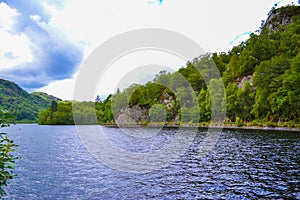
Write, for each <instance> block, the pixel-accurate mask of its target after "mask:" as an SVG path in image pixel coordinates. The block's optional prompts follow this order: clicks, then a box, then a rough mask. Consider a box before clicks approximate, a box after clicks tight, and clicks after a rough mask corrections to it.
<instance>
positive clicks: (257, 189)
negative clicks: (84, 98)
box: [4, 125, 300, 199]
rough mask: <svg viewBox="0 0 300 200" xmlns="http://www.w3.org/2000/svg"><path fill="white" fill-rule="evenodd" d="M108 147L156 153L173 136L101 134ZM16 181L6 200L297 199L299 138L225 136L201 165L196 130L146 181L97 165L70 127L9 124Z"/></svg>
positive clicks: (254, 133)
mask: <svg viewBox="0 0 300 200" xmlns="http://www.w3.org/2000/svg"><path fill="white" fill-rule="evenodd" d="M104 129H105V132H106V133H108V134H109V138H110V140H111V141H112V142H114V143H115V144H116V145H118V146H119V147H121V148H126V149H128V150H130V151H134V152H141V153H143V152H147V151H152V150H155V149H159V148H161V147H162V146H163V145H164V144H166V143H168V141H169V140H170V139H171V138H172V136H173V135H174V132H175V131H176V129H171V128H169V129H164V130H163V131H161V132H160V133H159V134H157V135H155V136H153V137H152V138H148V139H141V138H139V139H136V138H134V137H132V136H128V135H127V134H125V133H123V132H122V131H120V129H117V128H104ZM4 130H5V131H8V132H9V133H10V137H11V138H13V139H14V140H15V142H16V143H17V144H19V147H18V148H17V152H16V154H17V156H19V157H20V159H19V160H18V161H17V163H16V165H17V167H16V169H15V173H17V174H18V176H17V177H16V178H15V179H13V180H11V181H10V182H9V186H8V187H6V191H7V193H8V196H7V199H151V198H153V199H197V198H198V199H199V198H200V199H204V198H205V199H272V198H273V199H274V198H290V199H300V167H299V166H300V156H299V153H300V133H299V132H278V131H277V132H276V131H259V130H251V131H246V130H226V131H223V133H222V135H221V137H220V140H219V141H218V143H217V144H216V146H215V148H214V149H213V150H212V152H211V153H210V154H209V155H208V156H207V157H206V158H205V159H204V158H201V157H200V156H199V154H198V147H199V144H200V142H201V140H202V139H203V137H204V135H205V133H204V132H202V131H201V130H200V131H199V133H198V134H197V136H196V137H195V139H194V142H193V144H192V145H191V146H190V148H189V149H188V150H187V152H186V153H185V154H184V155H182V156H181V157H180V158H179V159H177V160H176V161H175V162H174V163H172V164H171V165H170V166H169V167H165V168H163V169H160V170H156V171H153V172H151V173H146V174H133V173H128V172H121V171H117V170H114V169H111V168H110V167H108V166H105V165H103V164H101V163H100V162H98V161H97V160H96V159H94V158H93V157H92V156H91V155H90V154H89V153H88V151H87V150H86V149H85V147H84V146H83V145H82V143H81V141H80V139H79V136H78V135H77V133H76V129H75V127H74V126H38V125H14V126H11V127H10V128H5V129H4Z"/></svg>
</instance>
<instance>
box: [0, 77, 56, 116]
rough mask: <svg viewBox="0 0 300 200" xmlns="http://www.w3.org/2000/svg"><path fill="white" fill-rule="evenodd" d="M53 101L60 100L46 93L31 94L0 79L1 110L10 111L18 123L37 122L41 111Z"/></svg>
mask: <svg viewBox="0 0 300 200" xmlns="http://www.w3.org/2000/svg"><path fill="white" fill-rule="evenodd" d="M52 100H59V99H57V98H55V97H52V96H49V95H47V94H45V93H32V94H29V93H28V92H26V91H25V90H23V89H22V88H20V87H19V86H18V85H17V84H15V83H13V82H10V81H7V80H3V79H0V109H2V110H10V111H11V112H12V114H13V115H14V116H16V119H15V120H16V122H37V121H38V116H39V113H40V111H41V110H44V109H46V108H48V107H49V106H50V105H51V101H52Z"/></svg>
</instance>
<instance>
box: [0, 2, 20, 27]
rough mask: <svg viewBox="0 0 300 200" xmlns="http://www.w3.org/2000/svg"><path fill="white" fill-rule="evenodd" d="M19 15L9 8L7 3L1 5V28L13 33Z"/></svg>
mask: <svg viewBox="0 0 300 200" xmlns="http://www.w3.org/2000/svg"><path fill="white" fill-rule="evenodd" d="M18 15H19V13H18V12H17V11H16V10H15V9H12V8H11V7H9V6H8V5H7V4H6V3H4V2H1V3H0V28H1V29H3V30H5V31H11V28H12V26H13V25H14V18H15V17H16V16H18Z"/></svg>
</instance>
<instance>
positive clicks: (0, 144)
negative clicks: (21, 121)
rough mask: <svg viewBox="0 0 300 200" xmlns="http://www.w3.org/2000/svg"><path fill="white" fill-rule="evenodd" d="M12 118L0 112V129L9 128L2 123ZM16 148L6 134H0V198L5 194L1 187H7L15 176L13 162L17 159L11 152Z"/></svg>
mask: <svg viewBox="0 0 300 200" xmlns="http://www.w3.org/2000/svg"><path fill="white" fill-rule="evenodd" d="M12 118H13V116H12V115H10V114H8V113H7V112H3V111H1V110H0V125H1V128H2V127H5V126H9V125H8V124H5V123H4V122H7V121H9V120H10V119H12ZM16 146H17V145H16V144H14V141H13V140H11V139H9V138H8V136H7V134H6V133H2V132H1V133H0V196H3V195H5V194H6V193H5V191H4V188H3V187H4V186H6V185H7V181H8V180H10V179H12V178H13V177H14V176H15V174H14V173H13V171H12V170H13V169H14V168H15V160H16V159H17V157H15V156H14V155H12V152H14V150H15V147H16Z"/></svg>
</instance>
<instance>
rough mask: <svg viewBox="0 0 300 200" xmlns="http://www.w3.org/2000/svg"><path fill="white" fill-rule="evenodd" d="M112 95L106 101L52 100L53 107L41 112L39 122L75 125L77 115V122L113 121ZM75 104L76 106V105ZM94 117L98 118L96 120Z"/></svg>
mask: <svg viewBox="0 0 300 200" xmlns="http://www.w3.org/2000/svg"><path fill="white" fill-rule="evenodd" d="M110 98H111V97H110V96H109V97H108V98H107V99H106V100H105V101H103V102H102V101H97V102H72V101H65V102H63V101H61V102H58V103H57V102H56V101H52V104H51V107H50V108H48V109H46V110H43V111H42V112H41V113H40V117H39V124H45V125H73V124H74V118H73V117H74V116H75V115H76V119H77V120H76V124H98V123H100V124H107V123H111V122H112V119H113V116H112V111H111V108H110V106H111V100H110ZM74 104H75V106H74ZM94 119H97V120H96V121H95V120H94Z"/></svg>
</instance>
